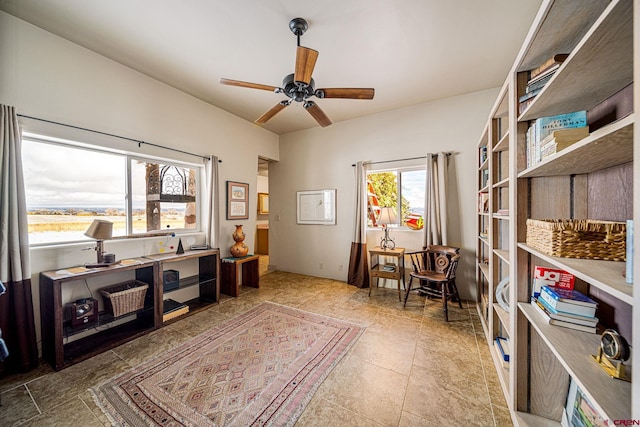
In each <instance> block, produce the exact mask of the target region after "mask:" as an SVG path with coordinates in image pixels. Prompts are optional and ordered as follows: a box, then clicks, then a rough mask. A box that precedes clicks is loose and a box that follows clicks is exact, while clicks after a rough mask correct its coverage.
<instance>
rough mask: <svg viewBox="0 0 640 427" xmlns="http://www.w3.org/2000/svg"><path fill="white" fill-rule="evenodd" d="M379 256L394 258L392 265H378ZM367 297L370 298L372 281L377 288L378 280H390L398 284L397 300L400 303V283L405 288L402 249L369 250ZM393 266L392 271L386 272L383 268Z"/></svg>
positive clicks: (377, 248)
mask: <svg viewBox="0 0 640 427" xmlns="http://www.w3.org/2000/svg"><path fill="white" fill-rule="evenodd" d="M380 256H386V257H393V258H396V259H395V262H394V263H393V264H380V261H379V259H380ZM369 265H370V266H371V267H370V270H369V296H371V288H373V281H374V279H375V281H376V287H378V282H379V280H380V279H381V278H382V279H392V280H396V281H397V282H398V300H399V301H402V295H401V291H400V281H402V284H403V286H406V283H405V281H404V248H395V249H382V248H381V247H380V246H376V247H375V248H373V249H369ZM388 266H393V270H387V269H385V267H388Z"/></svg>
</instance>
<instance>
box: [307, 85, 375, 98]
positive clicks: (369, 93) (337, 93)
mask: <svg viewBox="0 0 640 427" xmlns="http://www.w3.org/2000/svg"><path fill="white" fill-rule="evenodd" d="M317 92H318V94H322V96H319V98H348V99H373V95H374V93H375V90H374V89H373V88H327V89H318V90H317Z"/></svg>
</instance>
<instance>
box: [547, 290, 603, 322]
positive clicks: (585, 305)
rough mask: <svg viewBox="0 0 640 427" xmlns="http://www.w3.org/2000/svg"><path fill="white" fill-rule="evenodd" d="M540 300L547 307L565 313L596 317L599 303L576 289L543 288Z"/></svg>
mask: <svg viewBox="0 0 640 427" xmlns="http://www.w3.org/2000/svg"><path fill="white" fill-rule="evenodd" d="M538 299H540V300H542V301H544V302H545V305H546V306H548V307H550V308H552V309H554V310H556V311H561V312H564V313H570V314H578V315H581V316H587V317H595V315H596V308H597V306H598V303H597V302H595V301H594V300H592V299H591V298H589V297H588V296H586V295H584V294H582V293H580V292H578V291H576V290H575V289H571V290H569V289H560V288H554V287H552V286H543V287H542V288H541V289H540V296H539V297H538Z"/></svg>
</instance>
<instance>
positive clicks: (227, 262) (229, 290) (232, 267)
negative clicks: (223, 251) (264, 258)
mask: <svg viewBox="0 0 640 427" xmlns="http://www.w3.org/2000/svg"><path fill="white" fill-rule="evenodd" d="M259 259H260V257H259V256H258V255H247V256H243V257H240V258H234V257H228V258H222V260H221V261H222V263H221V267H222V282H221V283H220V292H221V293H223V294H226V295H231V296H232V297H237V296H238V295H239V294H240V277H241V276H240V271H242V284H243V285H244V286H251V287H252V288H259V287H260V274H259V270H258V260H259ZM239 265H241V266H242V268H241V269H240V268H238V266H239Z"/></svg>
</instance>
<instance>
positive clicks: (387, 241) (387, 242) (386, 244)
mask: <svg viewBox="0 0 640 427" xmlns="http://www.w3.org/2000/svg"><path fill="white" fill-rule="evenodd" d="M397 221H398V219H397V218H396V212H395V211H394V210H393V208H390V207H383V208H382V209H381V210H380V217H379V218H378V224H380V225H381V226H382V228H383V229H384V237H383V238H382V239H380V247H381V248H382V249H384V250H387V249H394V248H395V247H396V242H394V241H393V239H391V238H390V237H389V224H397Z"/></svg>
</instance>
